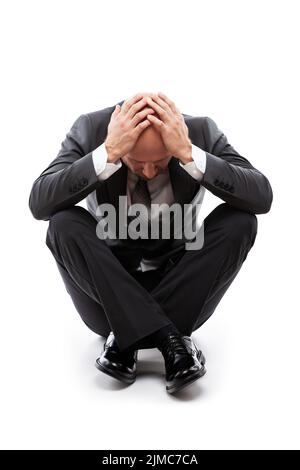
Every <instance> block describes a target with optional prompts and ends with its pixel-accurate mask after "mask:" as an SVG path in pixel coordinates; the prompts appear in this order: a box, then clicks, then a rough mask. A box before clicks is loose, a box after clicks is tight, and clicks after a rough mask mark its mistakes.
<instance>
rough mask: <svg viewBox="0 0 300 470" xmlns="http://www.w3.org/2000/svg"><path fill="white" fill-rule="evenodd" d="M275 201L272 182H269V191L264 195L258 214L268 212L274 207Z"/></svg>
mask: <svg viewBox="0 0 300 470" xmlns="http://www.w3.org/2000/svg"><path fill="white" fill-rule="evenodd" d="M272 203H273V191H272V188H271V186H270V183H269V182H268V188H267V191H266V192H265V193H264V196H263V197H262V202H261V204H260V207H259V212H257V214H267V213H268V212H269V211H270V210H271V207H272Z"/></svg>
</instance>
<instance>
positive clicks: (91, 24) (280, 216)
mask: <svg viewBox="0 0 300 470" xmlns="http://www.w3.org/2000/svg"><path fill="white" fill-rule="evenodd" d="M297 4H299V2H297V1H294V2H293V1H288V0H285V1H284V2H283V1H282V2H279V1H274V0H272V1H256V2H255V1H253V0H251V1H243V2H241V1H212V0H210V1H209V2H208V1H200V0H187V1H185V2H183V1H182V2H178V1H175V0H172V1H168V0H164V1H156V0H152V2H146V1H110V2H104V1H100V0H99V1H88V0H86V1H85V2H79V1H74V0H72V1H66V0H65V1H62V0H60V1H53V0H52V1H51V2H50V1H48V2H47V1H43V2H40V1H30V0H28V1H26V2H23V1H10V2H2V3H1V12H0V17H1V25H0V31H1V47H2V54H1V57H2V59H1V60H2V66H1V81H2V85H1V95H2V96H1V131H2V132H1V135H2V137H1V185H0V186H1V191H2V198H1V211H2V223H1V237H2V241H1V273H2V282H1V287H2V293H1V328H0V348H1V351H0V360H1V376H0V381H1V386H0V392H1V402H0V406H1V410H0V415H1V425H0V426H1V447H2V448H10V449H16V448H19V449H48V448H50V449H76V448H81V449H92V448H95V449H126V448H128V449H266V448H270V449H276V448H299V418H300V416H299V394H300V383H299V352H300V345H299V334H300V332H299V329H300V320H299V312H300V309H299V303H298V293H299V256H298V239H299V234H298V226H299V225H298V212H299V210H298V193H299V190H298V187H299V94H298V91H299V79H300V77H299V48H298V47H297V45H299V39H300V38H299V33H297V29H298V31H299V12H298V9H297V6H298V5H297ZM159 90H160V91H163V92H164V93H166V94H167V95H168V96H169V97H170V98H171V99H172V100H173V101H175V103H176V105H177V106H178V107H179V109H180V110H181V111H182V112H183V113H186V114H191V115H198V116H210V117H211V118H212V119H214V120H215V122H216V123H217V125H218V126H219V128H220V129H222V130H223V132H224V133H225V134H226V135H227V137H228V140H229V142H230V143H231V144H232V145H233V146H234V147H235V148H236V149H237V150H238V151H239V153H241V154H242V155H243V156H245V157H246V158H247V159H249V160H250V161H251V163H252V164H253V165H254V166H256V167H257V168H258V169H260V170H261V171H262V172H263V173H264V174H266V176H267V177H268V178H269V180H270V182H271V184H272V187H273V191H274V202H273V206H272V209H271V211H270V212H269V213H268V214H265V215H260V216H258V224H259V226H258V235H257V239H256V243H255V245H254V247H253V249H252V251H251V252H250V254H249V255H248V258H247V260H246V261H245V264H244V265H243V267H242V269H241V271H240V273H239V275H238V277H237V278H236V279H235V281H234V283H233V284H232V285H231V286H230V288H229V290H228V291H227V293H226V294H225V296H224V297H223V299H222V301H221V303H220V304H219V306H218V307H217V310H216V311H215V313H214V315H213V316H212V317H211V318H210V319H209V321H208V322H207V323H206V324H205V325H204V326H203V327H202V328H201V329H200V330H198V331H197V332H196V333H195V335H194V339H195V341H196V342H197V344H198V345H199V346H200V347H201V348H202V349H203V351H204V353H205V355H206V357H207V369H208V372H207V374H206V376H205V377H204V378H203V379H201V380H199V381H198V382H197V383H195V384H194V385H193V386H191V387H190V388H188V389H186V391H185V392H182V394H181V395H178V396H174V397H172V396H169V395H167V393H166V391H165V384H164V376H163V363H162V358H161V356H160V355H159V353H158V352H156V350H151V351H147V352H145V351H142V352H141V353H140V356H139V357H140V362H139V371H140V374H139V376H138V379H137V381H136V383H135V384H133V385H131V386H130V387H126V386H124V387H123V385H119V383H117V381H114V379H110V378H108V377H107V376H105V375H104V374H101V373H100V372H99V371H97V369H96V368H95V367H94V360H95V358H96V357H97V356H98V355H99V353H100V351H101V348H102V344H103V342H102V340H100V339H99V338H98V337H97V336H96V335H95V334H94V333H92V332H90V331H89V330H88V329H87V327H86V326H85V325H84V324H83V323H82V321H81V320H80V318H79V316H78V314H77V312H76V311H75V308H74V307H73V304H72V301H71V299H70V297H69V296H68V294H67V292H66V290H65V287H64V285H63V282H62V280H61V278H60V275H59V272H58V271H57V268H56V266H55V262H54V259H53V258H52V255H51V253H50V251H49V250H48V248H47V247H46V245H45V234H46V229H47V223H46V222H41V221H36V220H35V219H34V218H33V217H32V215H31V213H30V211H29V208H28V197H29V192H30V189H31V185H32V183H33V181H34V179H35V178H36V177H37V176H38V175H39V174H40V173H41V172H42V170H44V169H45V168H46V166H47V165H48V164H49V163H50V161H51V160H52V159H54V158H55V156H56V155H57V153H58V151H59V148H60V143H61V141H62V140H63V139H64V137H65V134H66V133H67V131H68V130H69V128H70V127H71V125H72V123H73V122H74V121H75V119H76V118H77V117H78V116H79V115H80V114H82V113H86V112H90V111H95V110H98V109H102V108H105V107H107V106H113V105H115V104H116V103H117V102H119V101H121V100H123V99H126V98H128V97H130V96H131V95H133V94H135V93H137V92H139V91H159ZM204 202H205V204H204V206H203V211H204V212H203V214H207V213H209V212H210V210H211V209H212V208H213V207H215V206H216V205H217V204H219V203H220V202H222V201H221V200H219V199H217V198H215V197H213V196H211V195H210V194H209V193H208V191H207V192H206V196H205V201H204ZM199 289H201V279H199Z"/></svg>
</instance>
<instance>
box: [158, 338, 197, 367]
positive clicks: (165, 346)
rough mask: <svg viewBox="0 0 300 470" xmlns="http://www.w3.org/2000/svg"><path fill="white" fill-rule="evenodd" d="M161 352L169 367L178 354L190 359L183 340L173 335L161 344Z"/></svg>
mask: <svg viewBox="0 0 300 470" xmlns="http://www.w3.org/2000/svg"><path fill="white" fill-rule="evenodd" d="M161 351H162V353H163V356H164V358H165V361H166V363H167V365H168V364H169V362H170V361H171V360H172V357H173V354H174V353H178V354H181V355H182V356H187V357H190V354H189V352H188V350H187V347H186V344H185V343H184V341H183V339H182V338H181V337H180V336H178V335H175V334H173V333H171V334H169V335H168V336H167V337H166V338H165V339H164V341H163V342H162V344H161Z"/></svg>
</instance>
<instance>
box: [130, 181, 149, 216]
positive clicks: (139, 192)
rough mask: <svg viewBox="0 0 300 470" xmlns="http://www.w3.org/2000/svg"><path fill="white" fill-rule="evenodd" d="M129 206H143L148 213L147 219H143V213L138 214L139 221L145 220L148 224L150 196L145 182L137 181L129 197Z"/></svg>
mask: <svg viewBox="0 0 300 470" xmlns="http://www.w3.org/2000/svg"><path fill="white" fill-rule="evenodd" d="M131 204H143V205H144V206H145V207H146V208H147V211H148V217H144V213H143V212H142V213H141V214H140V216H139V217H140V219H143V220H146V221H147V222H148V223H149V222H150V218H151V196H150V193H149V189H148V186H147V181H146V180H142V179H141V178H139V179H138V181H137V183H136V185H135V188H134V190H133V191H132V195H131Z"/></svg>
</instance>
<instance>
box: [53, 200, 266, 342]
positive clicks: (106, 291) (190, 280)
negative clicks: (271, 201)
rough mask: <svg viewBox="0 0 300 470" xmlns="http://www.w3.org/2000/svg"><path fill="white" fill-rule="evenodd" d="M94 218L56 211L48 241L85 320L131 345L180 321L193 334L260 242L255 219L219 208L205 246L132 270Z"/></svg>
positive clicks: (76, 210)
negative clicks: (153, 267)
mask: <svg viewBox="0 0 300 470" xmlns="http://www.w3.org/2000/svg"><path fill="white" fill-rule="evenodd" d="M96 224H97V222H96V220H95V219H94V218H93V217H92V215H91V214H90V213H89V212H88V211H86V210H85V209H84V208H82V207H79V206H75V207H72V208H70V209H66V210H63V211H60V212H57V213H56V214H54V215H53V216H52V217H51V219H50V221H49V228H48V231H47V239H46V243H47V246H48V248H49V249H50V250H51V252H52V254H53V256H54V258H55V260H56V263H57V266H58V269H59V271H60V274H61V276H62V278H63V281H64V283H65V286H66V289H67V291H68V293H69V294H70V296H71V298H72V301H73V303H74V306H75V308H76V309H77V311H78V313H79V314H80V316H81V318H82V320H83V321H84V323H85V324H86V325H87V326H88V327H89V328H90V329H91V330H92V331H94V332H96V333H97V334H99V335H101V336H104V337H107V336H108V334H109V332H110V331H113V332H114V335H115V337H116V340H117V342H118V345H119V347H120V349H121V350H122V349H126V348H128V347H130V346H131V345H132V344H134V343H135V342H137V341H140V340H142V339H143V338H145V337H147V336H148V335H151V334H152V333H154V332H155V331H157V330H159V329H161V328H162V327H165V326H168V325H172V324H174V325H175V326H176V327H177V329H178V330H179V331H180V332H181V333H182V334H184V335H188V336H190V335H191V333H192V332H193V331H195V330H196V329H198V328H199V327H200V326H201V325H202V324H203V323H204V322H205V321H206V320H207V319H208V318H209V317H210V316H211V315H212V313H213V312H214V310H215V308H216V306H217V305H218V303H219V302H220V300H221V298H222V297H223V295H224V294H225V292H226V290H227V289H228V287H229V286H230V284H231V283H232V281H233V280H234V278H235V276H236V275H237V273H238V272H239V270H240V268H241V266H242V264H243V262H244V261H245V259H246V257H247V254H248V252H249V250H250V249H251V247H252V246H253V244H254V241H255V237H256V232H257V219H256V216H255V215H253V214H250V213H248V212H244V211H241V210H238V209H235V208H233V207H231V206H229V205H228V204H226V203H223V204H220V205H219V206H217V207H216V208H215V209H214V210H213V211H212V212H211V213H210V214H209V215H208V216H207V217H206V218H205V220H204V244H203V247H202V248H201V249H200V250H190V251H185V252H183V255H182V256H181V258H180V259H179V260H178V262H177V263H176V264H175V265H174V266H173V267H172V269H170V270H169V271H168V272H166V273H164V271H163V270H157V271H152V272H145V273H140V274H134V275H133V274H131V273H129V272H128V271H127V270H126V269H125V267H124V266H123V265H122V263H121V262H120V261H119V260H118V258H117V257H116V256H115V255H114V254H113V253H112V251H111V249H110V248H109V247H108V246H107V245H106V243H105V241H104V240H101V239H99V238H98V237H97V235H96Z"/></svg>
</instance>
